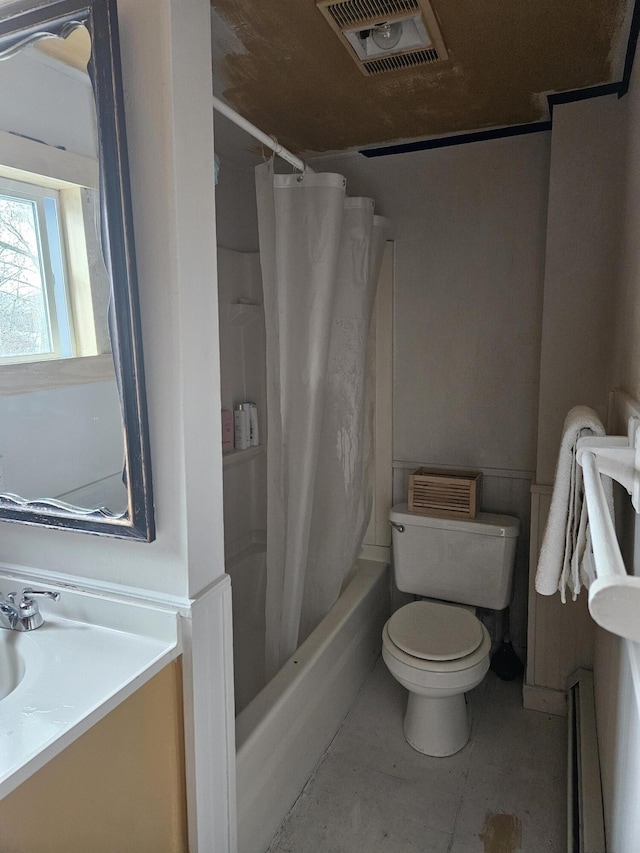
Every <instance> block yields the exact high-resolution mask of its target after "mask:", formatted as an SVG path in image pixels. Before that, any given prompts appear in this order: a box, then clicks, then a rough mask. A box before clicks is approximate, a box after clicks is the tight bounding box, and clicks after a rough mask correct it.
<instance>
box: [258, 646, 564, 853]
mask: <svg viewBox="0 0 640 853" xmlns="http://www.w3.org/2000/svg"><path fill="white" fill-rule="evenodd" d="M521 691H522V684H521V681H519V680H518V681H516V682H504V681H500V680H499V679H498V678H497V677H496V676H495V675H494V674H493V673H492V672H489V673H488V675H487V677H486V678H485V680H484V682H483V683H482V684H481V685H480V686H479V687H477V688H476V689H475V690H473V691H472V692H471V693H470V694H468V699H469V706H470V709H471V715H472V727H473V728H472V738H471V741H470V742H469V743H468V744H467V746H466V747H465V748H464V749H463V750H461V751H460V752H459V753H457V754H456V755H453V756H451V757H449V758H430V757H428V756H425V755H421V754H420V753H418V752H416V751H415V750H413V749H411V747H409V746H408V745H407V743H406V742H405V740H404V738H403V735H402V718H403V715H404V705H405V701H406V699H405V695H406V694H405V691H404V690H403V688H402V687H401V686H400V685H399V684H398V683H397V682H396V681H395V680H394V679H393V678H392V677H391V676H390V675H389V673H388V672H387V669H386V667H385V665H384V663H383V662H382V660H379V661H378V663H377V664H376V666H375V668H374V670H373V671H372V673H371V674H370V676H369V677H368V679H367V681H366V682H365V685H364V687H363V689H362V691H361V692H360V695H359V696H358V699H357V700H356V703H355V704H354V706H353V708H352V710H351V712H350V713H349V716H348V717H347V719H346V721H345V723H344V725H343V726H342V728H341V729H340V731H339V732H338V734H337V736H336V738H335V739H334V741H333V743H332V744H331V746H330V747H329V749H328V751H327V753H326V755H325V756H324V758H323V760H322V762H321V764H320V765H319V767H318V768H317V770H316V772H315V774H314V775H313V776H312V778H311V779H310V780H309V782H308V783H307V785H306V787H305V789H304V791H303V793H302V795H301V796H300V798H299V799H298V801H297V802H296V804H295V805H294V807H293V809H292V810H291V812H290V813H289V815H288V817H287V818H286V820H285V822H284V824H283V825H282V827H281V828H280V831H279V833H278V834H277V836H276V838H275V839H274V841H273V842H272V844H271V846H270V848H269V853H373V851H376V853H377V851H380V853H418V851H419V853H565V851H566V793H565V792H566V754H567V749H566V719H565V718H563V717H554V716H551V715H547V714H542V713H539V712H537V711H528V710H524V709H523V708H522V701H521Z"/></svg>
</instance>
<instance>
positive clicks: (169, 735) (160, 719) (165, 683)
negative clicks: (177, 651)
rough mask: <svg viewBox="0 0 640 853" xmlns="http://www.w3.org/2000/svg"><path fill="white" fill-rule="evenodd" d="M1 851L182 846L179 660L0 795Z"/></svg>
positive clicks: (165, 852) (70, 852) (155, 852)
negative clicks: (49, 759)
mask: <svg viewBox="0 0 640 853" xmlns="http://www.w3.org/2000/svg"><path fill="white" fill-rule="evenodd" d="M0 850H2V851H3V853H76V851H81V850H86V851H91V853H115V851H117V853H187V850H188V843H187V818H186V793H185V770H184V745H183V721H182V668H181V663H180V659H178V660H176V661H173V662H172V663H170V664H169V665H168V666H166V667H164V669H162V670H161V671H160V672H159V673H158V674H157V675H155V676H154V677H153V678H152V679H151V680H150V681H148V682H147V683H146V684H144V685H143V686H142V687H140V689H139V690H137V691H136V692H135V693H134V694H132V695H131V696H130V697H129V698H128V699H125V701H124V702H122V703H121V704H120V705H119V706H118V707H117V708H115V709H114V710H113V711H111V712H110V713H109V714H108V715H107V716H106V717H104V719H102V720H101V721H100V722H98V723H96V725H95V726H93V727H92V728H91V729H89V731H87V732H86V733H85V734H83V735H82V736H81V737H79V738H78V739H77V740H76V741H74V743H72V744H71V745H70V746H68V747H67V748H66V749H65V750H64V751H63V752H61V753H60V754H59V755H58V756H56V757H55V758H53V759H52V760H51V761H49V762H48V763H47V764H46V765H45V766H44V767H43V768H42V769H41V770H39V771H38V772H37V773H35V774H34V775H33V776H31V777H30V778H29V779H27V780H26V781H25V782H23V783H22V785H20V786H19V787H18V788H16V789H15V791H13V792H12V793H10V794H9V795H8V796H6V797H5V798H4V799H3V800H1V801H0Z"/></svg>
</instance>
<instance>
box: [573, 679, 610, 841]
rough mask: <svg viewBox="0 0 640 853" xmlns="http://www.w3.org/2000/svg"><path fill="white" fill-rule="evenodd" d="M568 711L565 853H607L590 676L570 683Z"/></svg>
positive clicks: (593, 698) (593, 699)
mask: <svg viewBox="0 0 640 853" xmlns="http://www.w3.org/2000/svg"><path fill="white" fill-rule="evenodd" d="M568 711H569V713H568V720H569V749H568V768H567V770H568V772H567V779H568V790H567V853H606V843H605V834H604V813H603V807H602V785H601V782H600V759H599V757H598V738H597V734H596V710H595V697H594V690H593V673H592V672H589V671H588V670H585V669H579V670H577V671H576V672H575V673H574V674H573V675H572V676H571V678H570V679H569V689H568Z"/></svg>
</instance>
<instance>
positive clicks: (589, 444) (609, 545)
mask: <svg viewBox="0 0 640 853" xmlns="http://www.w3.org/2000/svg"><path fill="white" fill-rule="evenodd" d="M628 427H629V428H628V434H627V435H626V436H603V437H600V438H597V437H589V438H581V439H579V441H578V443H577V454H576V455H577V460H578V463H579V464H580V465H581V466H582V471H583V477H584V493H585V500H586V502H587V510H588V513H589V527H590V530H591V544H592V547H593V556H594V563H595V570H596V579H595V580H594V581H593V583H592V584H591V586H590V587H589V611H590V613H591V615H592V617H593V618H594V620H595V621H596V622H597V623H598V625H600V626H601V627H603V628H606V629H607V631H611V633H613V634H617V635H618V636H620V637H626V638H627V639H629V640H634V641H635V642H640V577H634V576H632V575H628V574H627V570H626V567H625V565H624V562H623V559H622V554H621V553H620V545H619V543H618V538H617V536H616V531H615V528H614V525H613V520H612V518H611V513H610V512H609V507H608V505H607V499H606V497H605V494H604V489H603V488H602V480H601V479H600V475H601V474H604V475H605V476H607V477H611V478H612V479H613V480H615V481H616V482H618V483H620V484H621V485H622V486H624V488H625V489H626V490H627V492H628V493H629V495H630V496H631V502H632V504H633V507H634V509H635V511H636V513H640V419H638V418H633V417H632V418H629V422H628Z"/></svg>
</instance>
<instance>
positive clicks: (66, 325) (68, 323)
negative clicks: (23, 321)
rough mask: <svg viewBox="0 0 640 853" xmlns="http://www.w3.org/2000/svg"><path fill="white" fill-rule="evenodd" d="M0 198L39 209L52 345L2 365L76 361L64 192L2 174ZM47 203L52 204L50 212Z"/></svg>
mask: <svg viewBox="0 0 640 853" xmlns="http://www.w3.org/2000/svg"><path fill="white" fill-rule="evenodd" d="M0 197H3V198H11V199H15V200H16V201H26V202H29V203H31V204H33V205H34V207H35V216H34V225H35V228H36V240H37V243H38V261H39V266H40V277H41V280H42V283H43V308H44V311H45V312H46V318H45V320H46V324H47V327H48V330H49V343H50V349H49V350H47V351H44V352H42V351H41V352H37V351H36V352H31V353H26V354H24V355H18V354H16V353H13V354H7V355H2V354H0V365H7V364H25V363H32V362H37V361H53V360H56V359H61V358H73V357H74V356H75V355H76V347H75V337H76V336H75V328H74V325H75V324H74V317H73V314H72V311H71V298H70V293H69V285H70V281H69V278H70V277H69V268H68V263H67V253H66V239H65V232H64V218H63V215H62V209H61V198H60V192H59V190H58V189H55V188H53V187H50V186H44V185H42V184H39V183H35V182H34V183H27V182H24V181H18V180H15V179H13V178H7V177H5V176H4V175H2V174H0ZM47 202H49V203H50V204H49V210H47ZM54 220H55V221H54ZM56 255H57V257H56Z"/></svg>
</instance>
